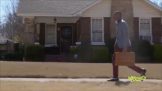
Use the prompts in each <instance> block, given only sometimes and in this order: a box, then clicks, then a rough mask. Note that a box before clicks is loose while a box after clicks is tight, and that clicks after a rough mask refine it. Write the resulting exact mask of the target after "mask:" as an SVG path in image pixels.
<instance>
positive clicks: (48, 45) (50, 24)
mask: <svg viewBox="0 0 162 91" xmlns="http://www.w3.org/2000/svg"><path fill="white" fill-rule="evenodd" d="M48 25H49V26H52V25H53V26H55V36H56V41H55V42H56V43H55V44H46V31H47V26H48ZM57 36H58V35H57V23H55V24H52V23H45V47H51V46H58V44H57Z"/></svg>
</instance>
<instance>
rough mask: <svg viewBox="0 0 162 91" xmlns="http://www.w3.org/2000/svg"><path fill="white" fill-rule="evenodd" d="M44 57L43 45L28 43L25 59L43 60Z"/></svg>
mask: <svg viewBox="0 0 162 91" xmlns="http://www.w3.org/2000/svg"><path fill="white" fill-rule="evenodd" d="M44 59H45V53H44V47H42V46H41V45H30V46H27V47H26V49H25V60H27V61H43V60H44Z"/></svg>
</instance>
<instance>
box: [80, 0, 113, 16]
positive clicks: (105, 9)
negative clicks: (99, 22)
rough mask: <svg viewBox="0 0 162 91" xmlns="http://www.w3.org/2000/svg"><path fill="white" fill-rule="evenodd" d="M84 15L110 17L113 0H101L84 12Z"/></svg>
mask: <svg viewBox="0 0 162 91" xmlns="http://www.w3.org/2000/svg"><path fill="white" fill-rule="evenodd" d="M82 16H83V17H110V16H111V0H101V1H100V2H99V3H97V4H96V5H94V6H93V7H91V8H89V9H87V10H86V11H85V12H83V13H82Z"/></svg>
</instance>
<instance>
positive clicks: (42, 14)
mask: <svg viewBox="0 0 162 91" xmlns="http://www.w3.org/2000/svg"><path fill="white" fill-rule="evenodd" d="M114 11H121V12H122V14H123V18H124V19H125V20H126V21H127V22H128V25H129V34H130V37H131V39H142V40H148V41H149V42H151V43H162V9H161V8H159V7H158V6H156V5H154V4H153V3H151V2H150V1H149V0H20V3H19V8H18V13H17V14H18V16H22V17H23V21H24V24H25V25H26V30H25V31H26V34H24V36H27V37H28V40H25V42H26V43H29V44H33V43H34V42H39V43H40V44H41V45H43V46H45V47H55V48H58V49H60V50H61V51H60V52H65V51H67V49H68V48H69V47H70V46H71V45H75V43H76V42H77V43H78V42H79V43H81V44H82V45H107V44H108V43H109V41H108V40H109V39H111V38H113V37H114V36H115V30H114V24H113V21H112V19H111V16H112V13H113V12H114Z"/></svg>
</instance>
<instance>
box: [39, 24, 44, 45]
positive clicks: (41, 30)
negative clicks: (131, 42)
mask: <svg viewBox="0 0 162 91" xmlns="http://www.w3.org/2000/svg"><path fill="white" fill-rule="evenodd" d="M39 43H40V44H41V45H43V46H44V45H45V23H40V34H39Z"/></svg>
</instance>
